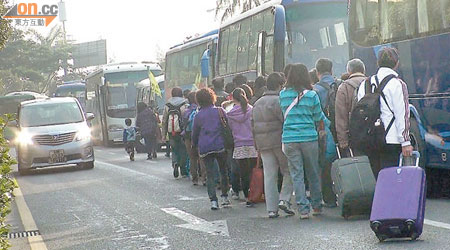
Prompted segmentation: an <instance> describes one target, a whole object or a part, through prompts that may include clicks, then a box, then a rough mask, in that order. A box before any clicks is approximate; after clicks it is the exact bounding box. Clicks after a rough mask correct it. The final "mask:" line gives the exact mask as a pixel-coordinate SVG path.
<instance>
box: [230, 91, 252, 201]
mask: <svg viewBox="0 0 450 250" xmlns="http://www.w3.org/2000/svg"><path fill="white" fill-rule="evenodd" d="M232 96H233V102H234V107H233V109H231V110H230V112H228V113H227V116H228V120H229V121H230V128H231V130H232V132H233V139H234V151H233V159H235V160H236V161H237V164H238V166H239V171H240V178H241V185H242V191H243V192H244V196H245V198H246V200H247V202H246V206H247V207H251V206H253V203H252V202H251V201H250V200H249V199H248V192H249V188H250V175H251V172H252V169H253V166H255V164H256V159H257V157H258V153H257V152H256V148H255V141H254V140H253V134H252V121H251V119H252V108H253V107H252V106H251V105H249V104H248V99H247V96H246V94H245V91H244V90H243V89H241V88H237V89H235V90H234V91H233V95H232Z"/></svg>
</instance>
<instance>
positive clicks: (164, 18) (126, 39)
mask: <svg viewBox="0 0 450 250" xmlns="http://www.w3.org/2000/svg"><path fill="white" fill-rule="evenodd" d="M64 1H65V3H66V12H67V22H66V32H67V34H68V37H69V38H71V39H74V40H76V42H88V41H95V40H98V39H106V40H107V52H108V60H109V59H114V60H115V61H116V62H124V61H153V60H156V54H157V50H158V49H157V48H158V47H159V48H160V51H163V52H165V51H167V50H168V49H169V48H170V47H171V46H173V45H176V44H179V43H181V42H183V40H184V39H185V38H186V37H187V36H192V35H195V34H196V33H197V34H203V33H206V32H209V31H211V30H213V29H216V28H218V25H219V23H218V22H217V21H215V12H214V10H213V9H214V8H215V3H216V1H215V0H127V1H121V0H64ZM26 2H35V3H38V5H41V4H56V3H57V2H59V0H34V1H29V0H10V3H13V4H14V3H26ZM208 10H209V11H208ZM56 24H61V23H60V22H59V20H58V19H55V20H54V21H53V22H52V24H51V26H52V25H56ZM49 30H50V27H46V28H39V32H41V33H46V32H48V31H49Z"/></svg>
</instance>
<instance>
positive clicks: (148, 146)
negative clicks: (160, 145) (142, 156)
mask: <svg viewBox="0 0 450 250" xmlns="http://www.w3.org/2000/svg"><path fill="white" fill-rule="evenodd" d="M142 137H143V138H144V143H145V151H146V152H147V155H148V156H149V157H150V156H152V154H153V149H154V147H155V143H156V136H155V135H142Z"/></svg>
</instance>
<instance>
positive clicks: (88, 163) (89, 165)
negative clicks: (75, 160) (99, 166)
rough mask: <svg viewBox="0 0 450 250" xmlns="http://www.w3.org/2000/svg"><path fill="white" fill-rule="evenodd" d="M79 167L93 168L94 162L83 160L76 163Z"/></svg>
mask: <svg viewBox="0 0 450 250" xmlns="http://www.w3.org/2000/svg"><path fill="white" fill-rule="evenodd" d="M78 166H79V167H81V168H83V169H93V168H94V162H93V161H91V162H84V163H80V164H78Z"/></svg>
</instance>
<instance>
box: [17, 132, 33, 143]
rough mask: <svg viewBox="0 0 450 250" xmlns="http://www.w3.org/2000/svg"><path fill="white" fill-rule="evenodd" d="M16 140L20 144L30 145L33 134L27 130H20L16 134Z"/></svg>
mask: <svg viewBox="0 0 450 250" xmlns="http://www.w3.org/2000/svg"><path fill="white" fill-rule="evenodd" d="M16 140H17V142H18V143H19V144H20V145H32V144H33V136H32V135H31V134H30V133H28V132H27V131H20V132H19V134H18V135H17V139H16Z"/></svg>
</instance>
